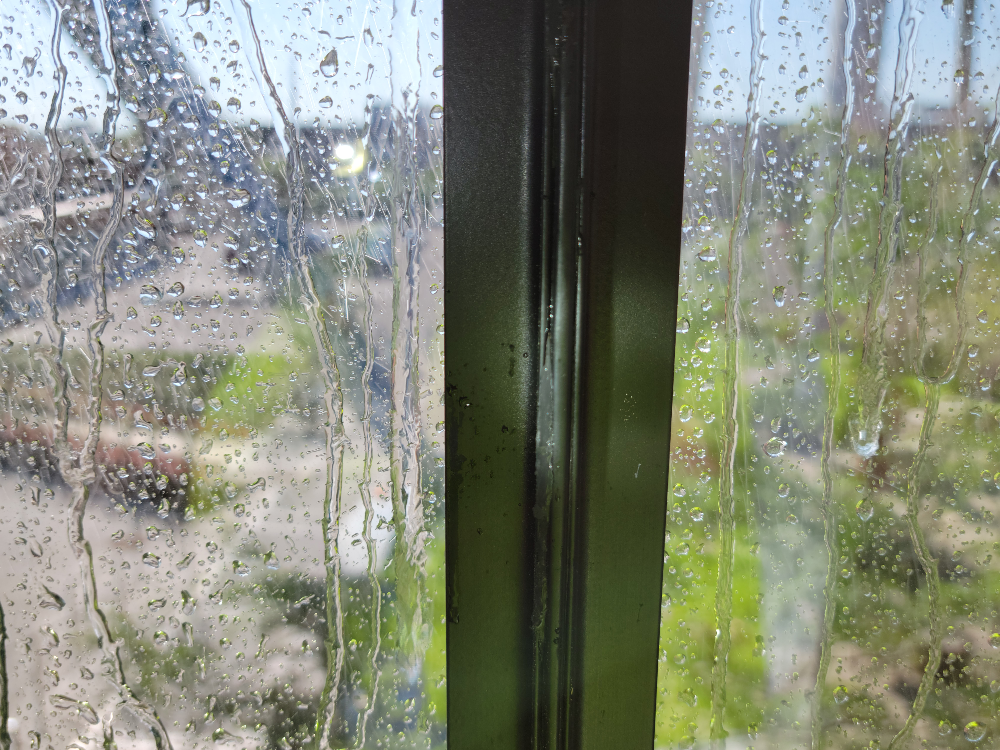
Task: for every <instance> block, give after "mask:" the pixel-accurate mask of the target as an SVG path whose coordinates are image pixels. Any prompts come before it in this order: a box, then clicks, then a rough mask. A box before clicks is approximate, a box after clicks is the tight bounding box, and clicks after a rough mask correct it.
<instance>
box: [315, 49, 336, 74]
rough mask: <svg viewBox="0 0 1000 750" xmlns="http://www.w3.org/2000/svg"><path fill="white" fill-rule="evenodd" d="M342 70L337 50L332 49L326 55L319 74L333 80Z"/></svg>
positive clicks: (320, 65)
mask: <svg viewBox="0 0 1000 750" xmlns="http://www.w3.org/2000/svg"><path fill="white" fill-rule="evenodd" d="M339 68H340V64H339V63H338V62H337V50H336V49H332V50H330V51H329V52H327V53H326V57H324V58H323V61H322V62H320V64H319V72H320V73H322V74H323V75H324V76H325V77H326V78H333V77H334V76H335V75H337V70H338V69H339Z"/></svg>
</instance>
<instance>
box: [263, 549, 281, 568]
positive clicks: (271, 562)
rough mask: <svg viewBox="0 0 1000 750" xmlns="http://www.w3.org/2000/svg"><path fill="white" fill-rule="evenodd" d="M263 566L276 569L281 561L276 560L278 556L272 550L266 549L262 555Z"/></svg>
mask: <svg viewBox="0 0 1000 750" xmlns="http://www.w3.org/2000/svg"><path fill="white" fill-rule="evenodd" d="M264 567H266V568H269V569H270V570H277V569H278V568H279V567H281V563H279V562H278V556H277V555H276V554H274V550H268V551H267V553H266V554H265V555H264Z"/></svg>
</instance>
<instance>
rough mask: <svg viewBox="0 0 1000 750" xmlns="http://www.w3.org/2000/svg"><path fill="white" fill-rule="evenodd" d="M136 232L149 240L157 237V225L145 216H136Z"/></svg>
mask: <svg viewBox="0 0 1000 750" xmlns="http://www.w3.org/2000/svg"><path fill="white" fill-rule="evenodd" d="M134 224H135V233H136V234H137V235H139V236H140V237H145V238H146V239H147V240H155V239H156V227H155V226H154V225H153V222H151V221H150V220H149V219H147V218H146V217H145V216H137V217H135V222H134Z"/></svg>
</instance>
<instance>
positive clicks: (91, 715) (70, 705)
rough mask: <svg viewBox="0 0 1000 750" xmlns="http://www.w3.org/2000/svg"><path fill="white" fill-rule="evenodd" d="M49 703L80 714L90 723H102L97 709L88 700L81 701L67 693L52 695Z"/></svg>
mask: <svg viewBox="0 0 1000 750" xmlns="http://www.w3.org/2000/svg"><path fill="white" fill-rule="evenodd" d="M49 703H51V704H52V707H53V708H56V709H59V710H60V711H69V712H71V713H74V714H77V715H79V716H80V718H82V719H83V720H84V721H86V722H87V723H88V724H95V725H96V724H100V723H101V720H100V719H99V718H97V711H95V710H94V709H93V707H92V706H91V705H90V704H89V703H88V702H87V701H79V700H76V699H75V698H70V697H69V696H67V695H50V696H49Z"/></svg>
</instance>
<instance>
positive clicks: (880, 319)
mask: <svg viewBox="0 0 1000 750" xmlns="http://www.w3.org/2000/svg"><path fill="white" fill-rule="evenodd" d="M998 22H1000V18H998V17H997V16H996V11H995V10H994V9H993V8H992V6H990V5H989V4H988V3H983V2H974V0H965V1H964V4H963V2H962V0H956V2H951V1H950V0H948V2H945V3H944V4H943V5H942V4H939V3H926V4H921V3H917V2H907V1H905V0H896V1H894V2H883V1H882V0H871V2H867V1H866V2H861V0H845V2H840V1H839V0H838V1H831V2H818V3H812V4H803V3H789V2H787V0H785V2H783V3H780V2H770V1H768V2H761V1H760V0H755V1H754V2H752V3H741V2H712V1H711V0H697V1H696V2H695V11H694V24H693V28H692V39H693V52H692V55H693V57H692V75H691V100H690V109H691V113H692V114H691V117H690V125H689V130H688V140H687V156H688V161H687V182H686V185H687V196H686V202H685V219H684V234H683V246H684V255H683V258H684V260H683V267H682V269H681V290H680V306H679V311H678V327H677V330H678V336H677V364H676V368H677V370H676V371H677V378H676V381H675V382H676V390H675V395H674V403H675V424H674V425H673V436H674V437H673V445H672V451H673V452H672V457H671V472H672V477H671V481H670V484H671V488H672V489H671V496H670V498H669V518H668V524H667V529H668V533H667V539H666V545H665V555H664V571H665V572H664V589H663V601H662V613H663V614H662V631H661V648H660V666H659V692H658V701H659V704H658V719H657V744H658V746H661V747H690V746H693V745H695V744H699V745H702V744H705V743H708V742H709V741H710V740H711V741H714V742H715V743H717V744H716V746H718V747H721V746H722V745H721V743H722V742H725V743H726V746H728V747H730V748H733V747H749V746H753V747H807V746H808V747H812V748H814V749H815V748H819V747H844V748H847V747H852V748H853V747H863V746H864V747H868V746H879V747H883V748H886V747H888V748H902V747H918V746H932V747H954V746H955V743H957V742H961V743H963V744H964V743H965V742H966V741H969V742H971V743H981V742H982V743H985V742H988V741H991V740H990V738H991V737H994V736H995V735H996V733H997V732H998V731H1000V727H998V726H997V725H996V719H995V717H996V715H997V713H998V710H997V709H998V701H1000V696H998V690H1000V662H998V661H997V659H996V650H995V649H996V648H997V647H998V646H1000V635H996V634H995V631H997V630H998V629H1000V622H998V619H997V601H998V600H997V595H996V591H997V584H998V581H1000V578H998V576H1000V569H998V567H997V562H996V561H995V560H994V556H995V555H996V550H995V549H994V547H995V544H996V537H995V534H996V531H995V515H996V513H997V512H998V500H1000V473H997V472H998V471H1000V465H998V464H997V456H996V455H995V453H996V450H997V448H996V441H997V437H998V425H997V418H996V416H997V405H996V401H997V400H1000V386H998V385H997V383H996V380H997V377H998V369H997V368H998V365H1000V347H998V346H997V326H998V325H1000V304H998V301H997V296H996V289H997V260H996V248H997V246H998V242H997V235H998V233H1000V192H998V189H997V177H996V172H995V165H996V160H997V155H998V151H997V146H996V140H997V134H998V130H997V128H998V123H997V118H996V110H997V101H996V95H997V91H996V85H997V81H998V74H1000V56H998V54H997V51H996V49H995V47H996V44H995V42H996V39H995V37H996V29H997V28H998ZM726 738H728V739H726Z"/></svg>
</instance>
